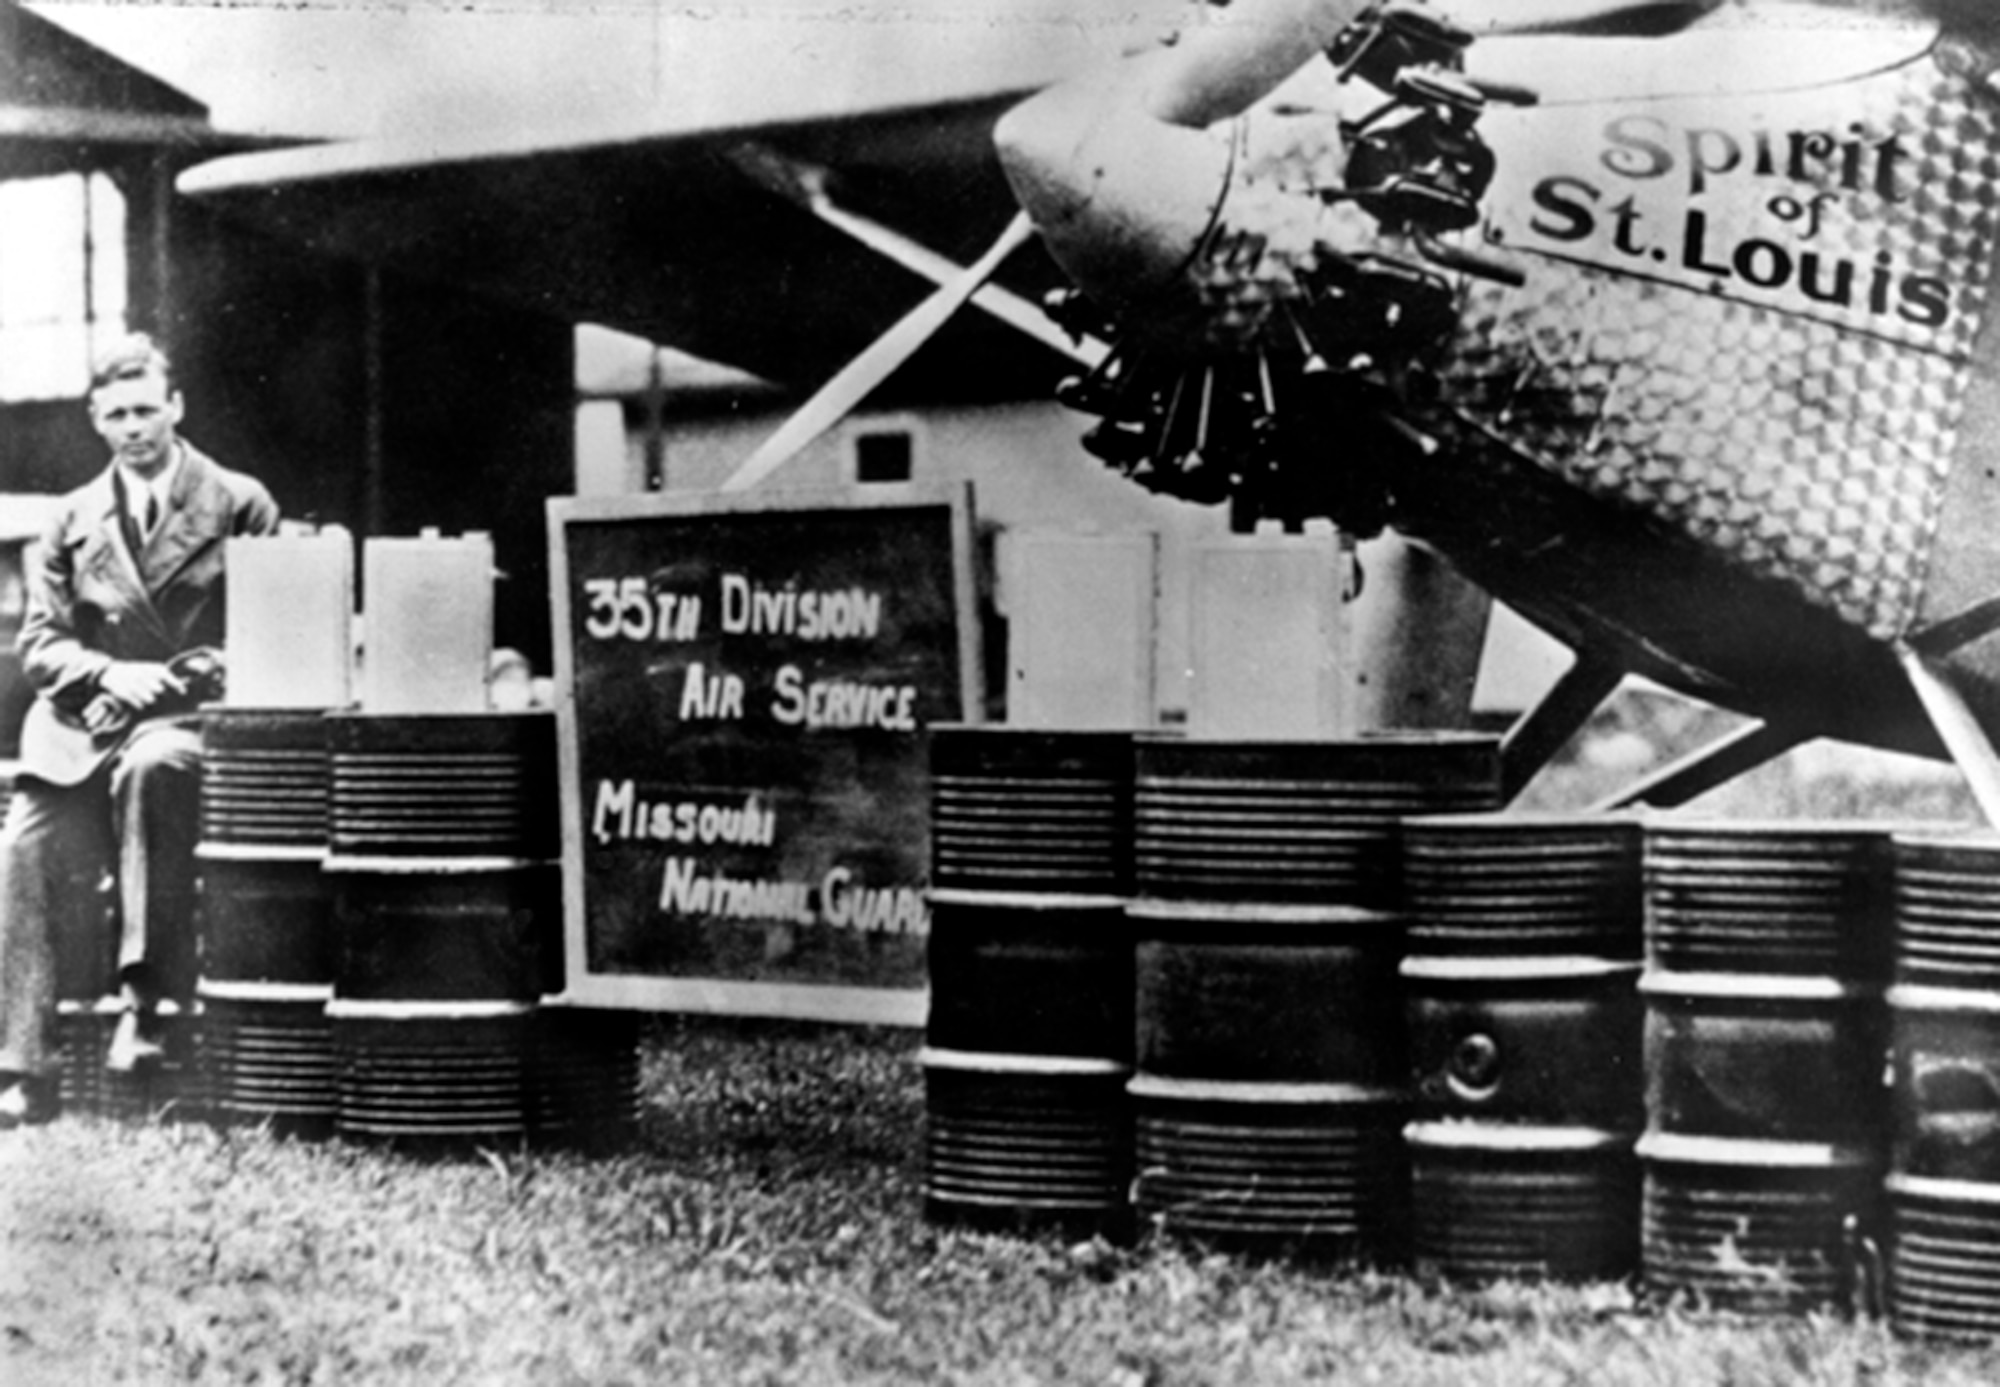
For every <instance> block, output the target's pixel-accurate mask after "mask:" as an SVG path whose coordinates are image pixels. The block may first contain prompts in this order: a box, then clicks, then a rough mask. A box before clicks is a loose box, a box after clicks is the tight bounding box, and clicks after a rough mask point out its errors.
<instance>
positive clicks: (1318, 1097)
mask: <svg viewBox="0 0 2000 1387" xmlns="http://www.w3.org/2000/svg"><path fill="white" fill-rule="evenodd" d="M1125 1091H1126V1093H1127V1094H1129V1095H1130V1096H1131V1097H1133V1098H1158V1099H1165V1100H1168V1101H1173V1102H1194V1103H1244V1104H1250V1103H1259V1104H1264V1105H1267V1106H1273V1107H1277V1106H1296V1107H1310V1106H1325V1107H1333V1106H1364V1105H1388V1104H1397V1105H1401V1104H1404V1103H1407V1102H1408V1101H1409V1094H1408V1093H1407V1092H1406V1091H1405V1090H1403V1089H1400V1088H1389V1087H1387V1086H1384V1085H1379V1084H1346V1083H1337V1082H1334V1083H1302V1082H1286V1081H1275V1080H1261V1079H1252V1080H1244V1081H1241V1082H1239V1081H1236V1080H1232V1079H1182V1078H1173V1077H1170V1076H1168V1075H1165V1074H1147V1073H1144V1072H1141V1073H1138V1074H1134V1075H1133V1076H1132V1082H1131V1083H1129V1084H1127V1085H1126V1086H1125Z"/></svg>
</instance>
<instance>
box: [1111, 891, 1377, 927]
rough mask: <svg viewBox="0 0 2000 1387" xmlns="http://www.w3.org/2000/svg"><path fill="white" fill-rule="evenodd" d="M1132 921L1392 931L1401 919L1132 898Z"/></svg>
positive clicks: (1310, 908) (1341, 908)
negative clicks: (1304, 926)
mask: <svg viewBox="0 0 2000 1387" xmlns="http://www.w3.org/2000/svg"><path fill="white" fill-rule="evenodd" d="M1125 914H1126V916H1127V917H1128V918H1130V919H1133V920H1152V921H1157V922H1159V923H1162V924H1184V923H1187V922H1190V921H1195V920H1227V921H1229V922H1231V923H1238V924H1261V925H1336V924H1338V925H1348V924H1353V925H1371V926H1376V925H1379V926H1381V927H1383V928H1393V927H1396V926H1398V925H1401V924H1402V923H1403V918H1404V917H1403V916H1402V915H1400V914H1398V913H1396V912H1394V911H1389V910H1373V909H1370V908H1369V907H1367V906H1360V905H1319V904H1311V903H1306V902H1287V901H1245V900H1218V901H1203V900H1194V899H1188V898H1186V897H1167V896H1133V897H1131V898H1130V899H1129V900H1128V901H1127V902H1126V905H1125Z"/></svg>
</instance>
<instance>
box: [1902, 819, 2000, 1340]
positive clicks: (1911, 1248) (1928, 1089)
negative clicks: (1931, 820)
mask: <svg viewBox="0 0 2000 1387" xmlns="http://www.w3.org/2000/svg"><path fill="white" fill-rule="evenodd" d="M1895 856H1896V872H1895V932H1896V942H1897V955H1896V971H1895V985H1894V986H1893V987H1892V988H1891V989H1890V993H1889V1011H1890V1032H1891V1047H1890V1050H1891V1057H1892V1065H1891V1071H1890V1072H1891V1075H1892V1084H1891V1105H1892V1116H1893V1122H1892V1133H1893V1145H1892V1148H1891V1157H1890V1172H1889V1178H1888V1181H1887V1203H1888V1209H1889V1221H1890V1228H1891V1233H1892V1236H1891V1240H1890V1247H1891V1255H1892V1261H1891V1269H1890V1278H1889V1314H1890V1320H1891V1322H1892V1323H1893V1324H1894V1325H1895V1327H1896V1328H1897V1329H1899V1330H1901V1331H1903V1332H1905V1333H1908V1334H1912V1335H1921V1336H1925V1337H1937V1338H1979V1339H1989V1340H1990V1339H1993V1338H1996V1337H2000V933H1996V931H1995V929H1994V922H1995V920H1996V919H2000V840H1996V839H1994V838H1993V837H1991V836H1989V835H1966V836H1963V837H1944V836H1936V835H1926V834H1918V833H1903V834H1898V835H1897V836H1896V839H1895Z"/></svg>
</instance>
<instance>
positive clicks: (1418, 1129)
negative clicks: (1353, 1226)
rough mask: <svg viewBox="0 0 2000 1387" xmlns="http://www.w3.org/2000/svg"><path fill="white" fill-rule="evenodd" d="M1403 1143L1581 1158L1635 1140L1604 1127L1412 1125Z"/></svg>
mask: <svg viewBox="0 0 2000 1387" xmlns="http://www.w3.org/2000/svg"><path fill="white" fill-rule="evenodd" d="M1403 1140H1404V1141H1406V1142H1408V1143H1409V1144H1410V1145H1412V1146H1429V1147H1433V1148H1435V1149H1438V1150H1450V1151H1505V1152H1516V1153H1521V1154H1528V1153H1537V1152H1546V1153H1549V1154H1562V1153H1565V1152H1573V1153H1577V1154H1584V1153H1589V1152H1597V1151H1619V1150H1630V1149H1631V1148H1632V1146H1633V1144H1634V1143H1635V1141H1636V1140H1637V1137H1636V1136H1635V1134H1633V1133H1631V1132H1614V1131H1611V1130H1610V1129H1608V1128H1604V1127H1584V1126H1577V1127H1557V1126H1551V1125H1545V1124H1539V1123H1518V1124H1516V1123H1499V1122H1412V1123H1410V1124H1408V1125H1407V1126H1405V1127H1404V1128H1403Z"/></svg>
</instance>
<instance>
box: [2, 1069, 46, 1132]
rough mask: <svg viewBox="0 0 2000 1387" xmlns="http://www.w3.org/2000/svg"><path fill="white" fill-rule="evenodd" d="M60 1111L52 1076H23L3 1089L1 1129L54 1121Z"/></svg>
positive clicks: (5, 1129)
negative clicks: (50, 1077) (41, 1077)
mask: <svg viewBox="0 0 2000 1387" xmlns="http://www.w3.org/2000/svg"><path fill="white" fill-rule="evenodd" d="M59 1111H61V1104H60V1102H59V1101H58V1099H57V1096H56V1085H55V1081H54V1080H53V1079H37V1078H29V1077H23V1078H19V1079H16V1080H14V1082H12V1083H10V1084H8V1085H7V1087H5V1088H4V1089H0V1132H4V1131H7V1130H9V1129H11V1128H14V1127H20V1126H23V1125H39V1124H41V1123H44V1122H53V1121H54V1120H55V1118H56V1114H57V1113H58V1112H59Z"/></svg>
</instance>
